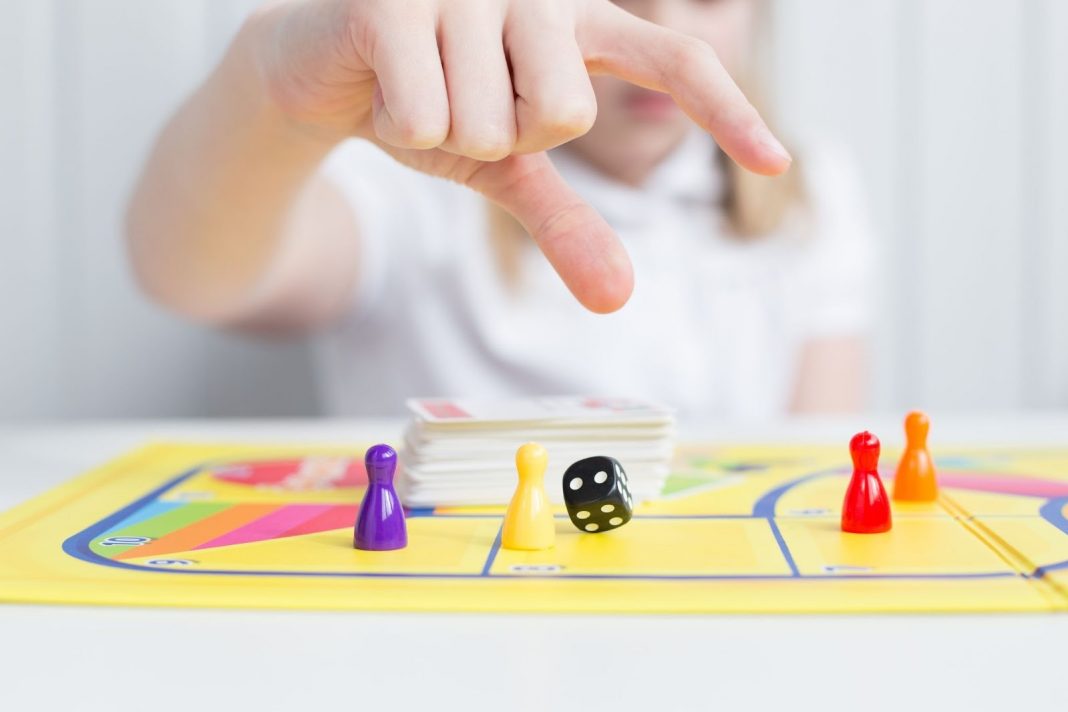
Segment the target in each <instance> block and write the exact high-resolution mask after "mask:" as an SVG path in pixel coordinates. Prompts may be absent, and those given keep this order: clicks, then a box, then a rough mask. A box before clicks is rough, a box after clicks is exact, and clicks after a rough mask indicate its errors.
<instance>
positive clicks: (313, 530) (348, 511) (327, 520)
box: [283, 504, 359, 536]
mask: <svg viewBox="0 0 1068 712" xmlns="http://www.w3.org/2000/svg"><path fill="white" fill-rule="evenodd" d="M358 509H359V507H358V506H357V505H355V504H339V505H335V506H333V507H330V508H329V509H328V510H327V511H325V512H323V513H322V514H320V515H319V516H318V517H315V518H313V519H309V520H308V521H306V522H304V523H303V524H300V525H298V526H295V527H293V528H292V529H290V530H289V531H287V532H285V533H284V534H283V536H299V535H301V534H317V533H319V532H328V531H331V530H334V529H346V528H349V529H351V528H352V527H353V526H355V525H356V512H357V510H358Z"/></svg>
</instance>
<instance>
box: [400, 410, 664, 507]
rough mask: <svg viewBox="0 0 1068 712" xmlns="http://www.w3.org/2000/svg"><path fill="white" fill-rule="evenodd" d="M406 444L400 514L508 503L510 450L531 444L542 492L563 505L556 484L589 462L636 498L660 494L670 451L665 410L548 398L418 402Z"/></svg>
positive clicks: (511, 469)
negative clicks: (536, 448) (611, 466)
mask: <svg viewBox="0 0 1068 712" xmlns="http://www.w3.org/2000/svg"><path fill="white" fill-rule="evenodd" d="M408 407H409V409H411V411H412V413H413V415H414V418H413V420H412V422H411V424H410V425H409V427H408V431H407V433H406V434H405V438H404V452H403V454H402V456H401V470H400V473H399V475H398V476H397V490H398V492H399V493H400V496H401V499H402V500H403V502H404V504H405V505H406V506H408V507H438V506H454V505H471V504H507V503H508V501H509V500H510V499H511V497H512V494H513V493H514V492H515V487H516V482H517V475H516V470H515V452H516V450H517V449H518V448H519V446H520V445H522V444H523V443H525V442H529V441H535V442H538V443H541V444H542V445H543V446H545V448H546V450H548V452H549V469H548V471H547V472H546V473H545V489H546V491H547V492H548V494H549V498H550V500H552V501H554V502H562V501H563V492H562V489H561V484H560V482H561V477H563V473H564V470H566V469H567V467H568V466H569V465H570V464H571V463H573V462H575V461H576V460H581V459H583V458H586V457H592V456H593V455H607V456H609V457H614V458H615V459H617V460H619V462H620V464H622V465H623V469H624V470H626V472H627V477H628V480H629V487H630V491H631V493H632V494H633V495H634V499H635V500H637V501H641V500H643V499H649V498H651V497H654V496H656V495H657V494H659V493H660V490H661V489H662V487H663V485H664V480H665V479H666V478H667V474H668V467H669V464H670V462H671V456H672V451H673V449H674V438H675V419H674V416H673V414H672V412H671V411H670V410H668V409H667V408H664V407H661V406H657V405H653V404H650V403H645V402H642V401H635V400H627V399H611V398H586V397H572V396H565V397H552V398H530V399H524V400H514V401H506V402H487V401H475V400H462V399H461V400H440V399H419V400H411V401H408Z"/></svg>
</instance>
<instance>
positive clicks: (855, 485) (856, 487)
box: [842, 430, 890, 534]
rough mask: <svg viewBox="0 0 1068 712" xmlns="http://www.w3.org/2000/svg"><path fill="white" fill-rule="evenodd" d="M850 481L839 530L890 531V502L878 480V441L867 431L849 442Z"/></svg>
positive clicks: (871, 532)
mask: <svg viewBox="0 0 1068 712" xmlns="http://www.w3.org/2000/svg"><path fill="white" fill-rule="evenodd" d="M849 452H850V454H851V455H852V456H853V478H852V479H851V480H849V487H848V488H847V489H846V494H845V501H844V502H842V531H844V532H853V533H855V534H878V533H879V532H886V531H890V499H889V498H888V497H887V496H886V490H885V489H883V482H882V480H880V479H879V438H877V437H875V436H874V435H872V434H871V433H869V432H868V431H866V430H865V431H864V432H863V433H857V434H856V435H854V436H853V439H852V440H850V441H849Z"/></svg>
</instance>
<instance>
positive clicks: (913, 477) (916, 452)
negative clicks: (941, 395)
mask: <svg viewBox="0 0 1068 712" xmlns="http://www.w3.org/2000/svg"><path fill="white" fill-rule="evenodd" d="M930 427H931V423H930V421H929V420H928V419H927V416H926V415H924V414H923V413H921V412H919V411H913V412H911V413H909V414H908V416H907V417H906V418H905V441H906V444H905V450H904V452H903V453H902V454H901V462H900V463H898V466H897V474H896V475H895V476H894V499H895V500H897V501H899V502H933V501H935V500H936V499H938V480H937V478H936V476H935V467H934V461H933V460H931V453H930V451H928V449H927V431H928V430H929V429H930Z"/></svg>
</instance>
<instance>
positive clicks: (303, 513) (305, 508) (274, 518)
mask: <svg viewBox="0 0 1068 712" xmlns="http://www.w3.org/2000/svg"><path fill="white" fill-rule="evenodd" d="M333 507H334V505H330V504H291V505H288V506H285V507H280V508H279V509H276V510H274V511H273V512H271V513H270V514H268V515H266V516H263V517H260V518H259V519H257V520H255V521H252V522H249V523H248V524H246V525H245V526H243V527H240V528H238V529H234V530H233V531H230V532H227V533H226V534H223V535H222V536H220V537H216V538H214V539H212V540H211V541H207V542H204V543H203V544H201V545H200V546H198V547H197V548H198V549H213V548H215V547H219V546H233V545H234V544H248V543H250V542H254V541H266V540H267V539H278V538H280V537H281V536H282V535H283V534H285V533H286V532H287V531H289V530H290V529H294V528H296V527H299V526H300V525H302V524H304V523H305V522H307V521H309V520H312V519H315V518H316V517H318V516H319V515H321V514H323V512H326V511H327V510H329V509H332V508H333Z"/></svg>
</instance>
